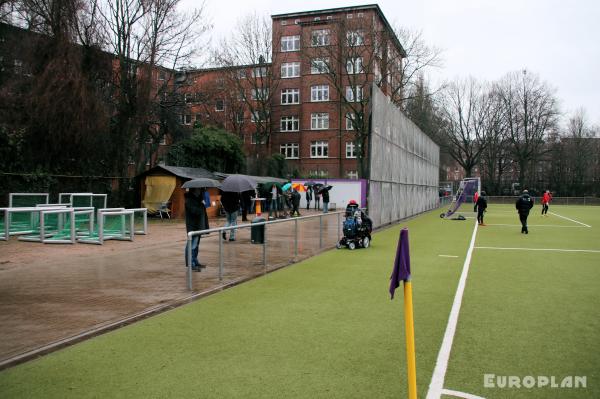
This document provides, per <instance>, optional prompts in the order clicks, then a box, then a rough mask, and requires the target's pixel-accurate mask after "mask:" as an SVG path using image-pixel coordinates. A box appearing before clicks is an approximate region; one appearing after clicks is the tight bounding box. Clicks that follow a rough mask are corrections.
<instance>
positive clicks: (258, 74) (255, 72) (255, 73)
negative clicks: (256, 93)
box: [252, 66, 267, 78]
mask: <svg viewBox="0 0 600 399" xmlns="http://www.w3.org/2000/svg"><path fill="white" fill-rule="evenodd" d="M266 76H267V67H266V66H261V67H256V68H252V77H253V78H264V77H266Z"/></svg>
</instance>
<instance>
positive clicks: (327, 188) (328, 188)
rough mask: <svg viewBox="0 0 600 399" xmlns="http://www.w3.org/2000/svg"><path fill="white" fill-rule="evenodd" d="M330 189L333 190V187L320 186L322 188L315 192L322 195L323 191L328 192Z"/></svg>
mask: <svg viewBox="0 0 600 399" xmlns="http://www.w3.org/2000/svg"><path fill="white" fill-rule="evenodd" d="M332 188H333V186H322V187H320V188H319V189H318V191H317V192H318V193H319V194H321V193H324V192H325V191H329V190H331V189H332Z"/></svg>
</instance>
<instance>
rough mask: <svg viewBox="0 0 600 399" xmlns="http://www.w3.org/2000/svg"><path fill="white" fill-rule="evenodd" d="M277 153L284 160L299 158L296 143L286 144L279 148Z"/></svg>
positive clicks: (298, 149) (298, 147)
mask: <svg viewBox="0 0 600 399" xmlns="http://www.w3.org/2000/svg"><path fill="white" fill-rule="evenodd" d="M279 152H280V153H281V155H283V156H284V157H285V158H286V159H298V158H300V146H299V145H298V143H287V144H282V145H280V146H279Z"/></svg>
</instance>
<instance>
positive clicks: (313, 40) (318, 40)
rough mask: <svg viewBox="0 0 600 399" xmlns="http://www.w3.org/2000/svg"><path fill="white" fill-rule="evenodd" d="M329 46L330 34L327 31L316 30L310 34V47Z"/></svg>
mask: <svg viewBox="0 0 600 399" xmlns="http://www.w3.org/2000/svg"><path fill="white" fill-rule="evenodd" d="M330 44H331V32H330V31H329V29H316V30H313V31H312V32H311V34H310V45H311V46H312V47H322V46H329V45H330Z"/></svg>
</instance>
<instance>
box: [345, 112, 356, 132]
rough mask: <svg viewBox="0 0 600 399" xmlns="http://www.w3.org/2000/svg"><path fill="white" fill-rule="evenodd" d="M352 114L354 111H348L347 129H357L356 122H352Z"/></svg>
mask: <svg viewBox="0 0 600 399" xmlns="http://www.w3.org/2000/svg"><path fill="white" fill-rule="evenodd" d="M352 114H353V112H348V113H346V130H355V129H354V124H353V123H352V117H351V116H350V115H352Z"/></svg>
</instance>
